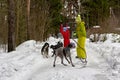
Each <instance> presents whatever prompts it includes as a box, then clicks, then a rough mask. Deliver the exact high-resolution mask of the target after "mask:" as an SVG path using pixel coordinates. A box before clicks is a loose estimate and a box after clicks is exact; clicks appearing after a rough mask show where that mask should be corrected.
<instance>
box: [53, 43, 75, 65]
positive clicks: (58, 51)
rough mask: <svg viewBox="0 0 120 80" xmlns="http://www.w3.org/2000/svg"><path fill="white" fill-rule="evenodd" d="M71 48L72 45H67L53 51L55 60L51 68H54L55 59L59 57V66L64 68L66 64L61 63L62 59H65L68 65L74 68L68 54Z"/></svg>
mask: <svg viewBox="0 0 120 80" xmlns="http://www.w3.org/2000/svg"><path fill="white" fill-rule="evenodd" d="M71 48H72V45H71V44H69V45H68V46H67V47H65V48H64V47H59V48H57V49H55V58H54V63H53V67H55V62H56V58H57V57H58V56H59V57H60V58H61V64H63V65H64V66H67V65H66V64H64V63H63V58H64V57H65V59H66V60H67V61H68V63H69V64H70V63H71V65H72V66H73V67H74V64H73V62H72V58H71V53H70V49H71ZM67 57H69V60H70V61H69V60H68V59H67Z"/></svg>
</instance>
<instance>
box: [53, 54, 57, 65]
mask: <svg viewBox="0 0 120 80" xmlns="http://www.w3.org/2000/svg"><path fill="white" fill-rule="evenodd" d="M56 58H57V56H56V55H55V58H54V63H53V67H55V61H56Z"/></svg>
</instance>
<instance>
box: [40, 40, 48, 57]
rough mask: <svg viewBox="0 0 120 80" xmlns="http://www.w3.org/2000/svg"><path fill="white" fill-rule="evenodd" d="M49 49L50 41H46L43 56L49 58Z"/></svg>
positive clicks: (42, 50)
mask: <svg viewBox="0 0 120 80" xmlns="http://www.w3.org/2000/svg"><path fill="white" fill-rule="evenodd" d="M48 51H49V43H47V42H46V43H45V44H44V45H43V46H42V49H41V54H42V55H43V57H46V58H48Z"/></svg>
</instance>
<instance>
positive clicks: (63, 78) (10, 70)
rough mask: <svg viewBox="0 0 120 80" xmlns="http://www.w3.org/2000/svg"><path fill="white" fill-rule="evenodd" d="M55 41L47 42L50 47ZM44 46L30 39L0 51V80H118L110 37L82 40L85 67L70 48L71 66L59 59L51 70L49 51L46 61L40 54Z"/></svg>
mask: <svg viewBox="0 0 120 80" xmlns="http://www.w3.org/2000/svg"><path fill="white" fill-rule="evenodd" d="M59 40H61V41H63V40H62V39H55V38H53V37H50V38H49V39H48V40H47V42H48V43H49V44H50V45H52V44H56V43H57V41H59ZM71 42H74V41H73V40H72V39H71ZM44 43H45V42H41V43H40V42H36V41H34V40H30V41H26V42H24V43H22V44H21V45H19V46H18V47H17V48H16V50H15V51H12V52H10V53H3V52H2V51H0V80H120V43H112V41H111V38H108V40H106V41H105V42H97V43H92V42H90V41H89V39H87V40H86V51H87V61H88V63H87V65H86V67H84V64H82V63H81V61H80V60H79V59H76V58H75V56H76V49H75V48H73V49H71V53H72V60H73V63H74V65H75V67H72V66H71V65H70V64H68V63H67V62H66V60H64V62H65V63H66V64H67V66H63V65H62V64H61V63H60V58H57V61H56V67H53V60H54V57H51V55H52V49H49V58H43V56H42V55H41V53H40V50H41V47H42V46H43V44H44Z"/></svg>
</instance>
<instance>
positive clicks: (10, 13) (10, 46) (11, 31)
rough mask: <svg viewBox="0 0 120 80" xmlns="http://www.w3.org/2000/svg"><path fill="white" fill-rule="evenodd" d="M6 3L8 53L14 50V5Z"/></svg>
mask: <svg viewBox="0 0 120 80" xmlns="http://www.w3.org/2000/svg"><path fill="white" fill-rule="evenodd" d="M7 1H8V52H10V51H13V50H14V49H15V3H14V0H7Z"/></svg>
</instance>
